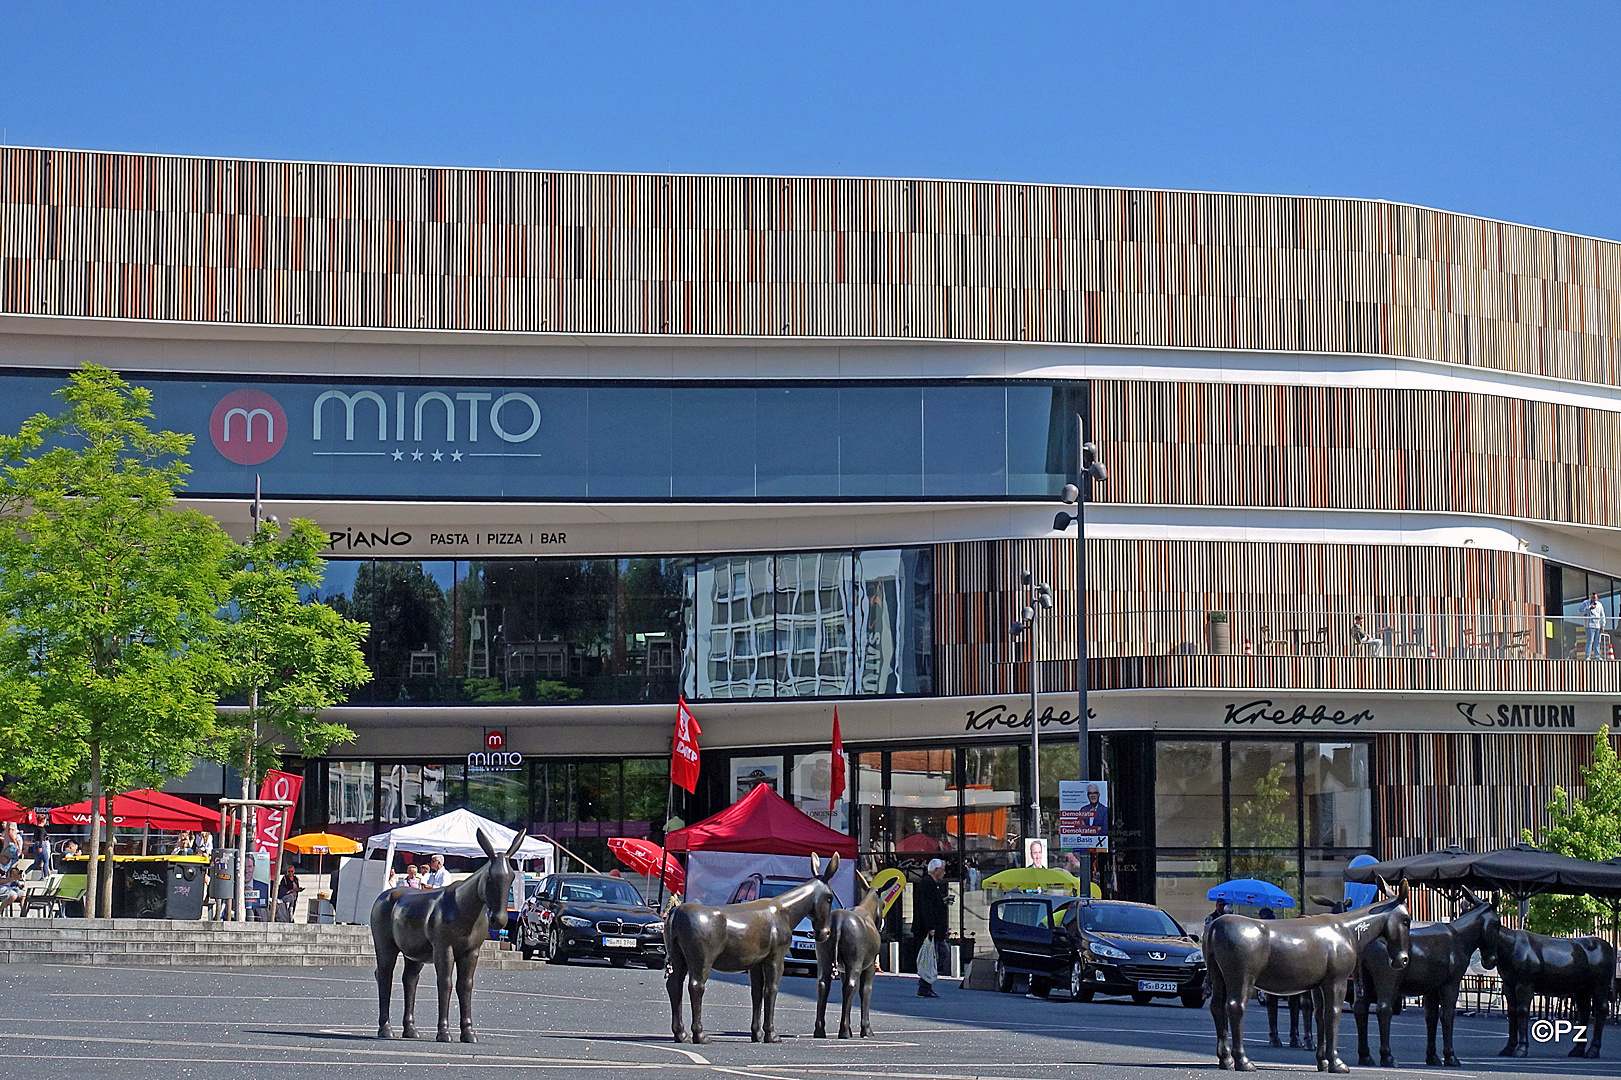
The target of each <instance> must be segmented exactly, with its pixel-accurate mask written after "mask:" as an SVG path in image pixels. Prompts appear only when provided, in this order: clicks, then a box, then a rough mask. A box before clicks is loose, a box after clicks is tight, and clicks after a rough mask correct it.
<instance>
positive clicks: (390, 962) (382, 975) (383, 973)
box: [377, 942, 411, 1039]
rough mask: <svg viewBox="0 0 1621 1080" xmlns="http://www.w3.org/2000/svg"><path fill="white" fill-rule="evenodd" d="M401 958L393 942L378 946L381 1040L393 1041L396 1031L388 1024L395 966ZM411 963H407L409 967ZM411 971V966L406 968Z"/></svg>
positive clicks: (407, 1013) (378, 1009) (379, 1034)
mask: <svg viewBox="0 0 1621 1080" xmlns="http://www.w3.org/2000/svg"><path fill="white" fill-rule="evenodd" d="M399 958H400V950H399V949H396V948H395V947H394V943H393V942H389V943H388V944H387V945H386V946H384V945H383V944H382V943H381V942H379V943H378V945H377V1037H378V1038H379V1039H392V1038H393V1037H394V1029H393V1028H392V1027H391V1026H389V1022H388V997H389V993H390V992H391V991H392V990H393V988H394V964H395V962H396V961H398V960H399ZM410 963H411V962H410V961H409V960H407V961H406V964H407V965H409V964H410ZM406 970H407V971H409V970H410V968H409V966H407V968H406ZM406 1000H407V1001H409V1000H410V999H409V998H408V999H406ZM406 1015H407V1016H409V1015H410V1007H409V1006H407V1007H406Z"/></svg>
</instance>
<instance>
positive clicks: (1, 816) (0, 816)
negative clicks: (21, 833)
mask: <svg viewBox="0 0 1621 1080" xmlns="http://www.w3.org/2000/svg"><path fill="white" fill-rule="evenodd" d="M0 821H15V822H16V823H17V824H19V825H34V824H37V820H36V819H35V817H34V812H33V811H32V810H30V809H29V808H28V807H26V806H24V805H22V804H21V803H16V802H12V801H11V800H10V799H8V798H6V797H5V796H4V795H0Z"/></svg>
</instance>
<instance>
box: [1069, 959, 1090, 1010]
mask: <svg viewBox="0 0 1621 1080" xmlns="http://www.w3.org/2000/svg"><path fill="white" fill-rule="evenodd" d="M1069 996H1070V999H1071V1000H1073V1001H1091V1000H1092V988H1091V987H1090V986H1088V985H1086V969H1085V968H1083V967H1081V965H1080V964H1073V965H1071V966H1070V969H1069Z"/></svg>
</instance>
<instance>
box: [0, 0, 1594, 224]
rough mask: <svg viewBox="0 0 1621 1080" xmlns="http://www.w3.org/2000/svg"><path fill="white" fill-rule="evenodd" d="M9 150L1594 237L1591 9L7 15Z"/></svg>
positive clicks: (57, 9)
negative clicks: (774, 185)
mask: <svg viewBox="0 0 1621 1080" xmlns="http://www.w3.org/2000/svg"><path fill="white" fill-rule="evenodd" d="M0 25H3V26H4V32H3V33H0V129H3V137H4V141H5V142H7V143H10V144H13V145H18V144H20V145H31V146H57V147H89V148H99V149H115V150H138V151H152V150H156V151H163V152H167V153H182V154H215V155H240V156H246V157H267V158H299V159H311V160H323V161H359V162H406V163H412V164H445V165H490V166H493V165H506V166H519V167H525V168H549V169H594V170H627V171H659V172H721V173H747V174H760V173H768V174H781V173H788V174H813V175H814V174H837V175H862V176H932V177H968V178H991V179H1008V180H1036V181H1058V182H1064V183H1078V184H1105V185H1130V186H1139V187H1168V188H1194V189H1201V190H1216V191H1258V192H1283V193H1292V194H1316V195H1355V196H1365V197H1369V198H1383V199H1394V200H1401V201H1406V202H1415V203H1421V204H1424V205H1428V206H1436V207H1442V208H1445V209H1450V210H1459V211H1465V212H1469V213H1477V214H1484V215H1487V216H1489V217H1496V218H1505V219H1508V220H1511V221H1520V222H1526V223H1529V224H1535V225H1545V226H1549V227H1551V228H1558V229H1567V230H1571V231H1574V232H1580V233H1588V234H1592V235H1597V236H1604V237H1610V238H1616V239H1621V145H1618V131H1621V3H1615V2H1612V0H1598V2H1594V3H1588V4H1563V3H1554V2H1541V3H1523V4H1506V3H1503V4H1494V3H1428V2H1423V0H1417V2H1415V0H1407V2H1404V3H1390V4H1371V3H1370V4H1358V3H1354V2H1350V0H1347V2H1344V3H1312V2H1308V0H1297V2H1292V3H1274V4H1269V3H1242V2H1214V3H1212V2H1208V0H1206V2H1200V3H1169V2H1167V3H1148V2H1142V3H1118V4H1102V3H1086V2H1083V0H1071V2H1069V3H1059V4H1043V3H1033V2H1032V3H1024V2H1014V3H993V2H987V3H983V4H960V3H950V2H944V0H940V2H934V3H917V4H911V3H885V2H882V0H868V2H865V3H853V4H847V3H838V2H830V0H813V2H807V3H800V4H789V3H775V2H770V0H756V2H752V3H698V2H692V3H676V2H667V3H631V2H624V3H615V2H612V0H599V2H581V3H543V2H540V0H535V2H531V3H514V4H506V3H485V4H456V3H452V2H450V0H441V2H437V3H425V4H417V3H407V2H403V0H395V2H390V3H361V2H348V0H324V2H321V3H308V4H305V3H281V2H275V0H258V2H254V3H242V4H232V3H225V2H215V3H184V2H179V0H176V2H170V3H155V4H140V3H135V2H133V0H123V2H118V3H71V2H62V3H40V4H26V3H13V4H10V5H7V11H6V13H5V15H4V17H3V23H0Z"/></svg>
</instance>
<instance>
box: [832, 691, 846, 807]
mask: <svg viewBox="0 0 1621 1080" xmlns="http://www.w3.org/2000/svg"><path fill="white" fill-rule="evenodd" d="M849 771H850V761H849V759H848V758H847V757H845V756H844V736H843V735H841V734H840V733H839V707H838V706H837V705H835V706H833V790H832V792H831V793H830V794H829V795H828V797H827V808H828V810H830V811H831V810H832V809H833V807H834V806H835V805H837V803H838V801H839V796H840V795H843V794H844V777H845V774H846V773H847V772H849Z"/></svg>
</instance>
